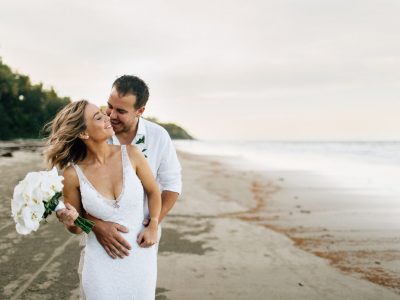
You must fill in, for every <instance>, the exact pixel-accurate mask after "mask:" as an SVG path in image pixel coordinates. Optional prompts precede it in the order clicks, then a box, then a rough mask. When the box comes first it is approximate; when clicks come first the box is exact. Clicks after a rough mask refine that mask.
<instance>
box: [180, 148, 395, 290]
mask: <svg viewBox="0 0 400 300" xmlns="http://www.w3.org/2000/svg"><path fill="white" fill-rule="evenodd" d="M180 155H181V156H182V155H183V156H186V157H190V156H192V159H202V158H203V159H206V160H210V161H218V162H220V163H221V170H219V171H218V172H219V173H220V174H221V175H223V174H224V172H225V176H226V174H228V173H229V172H231V171H232V170H233V171H234V172H241V173H243V174H246V173H254V175H255V177H256V178H257V179H256V180H253V181H252V184H251V187H250V190H251V192H252V194H253V200H254V201H253V202H254V204H253V205H252V206H251V207H248V208H247V209H246V210H243V211H239V212H232V213H227V214H222V215H220V217H228V218H229V217H232V218H237V219H240V220H242V221H245V222H248V223H251V224H255V225H259V226H263V227H265V228H268V229H270V230H273V231H275V232H277V233H280V234H283V235H285V236H287V237H288V238H290V239H291V241H292V242H293V245H294V246H296V247H298V248H299V249H302V250H304V251H307V252H308V253H311V254H313V255H315V256H317V257H320V258H323V259H325V260H327V261H329V264H330V265H331V266H333V267H335V268H337V269H339V270H341V271H342V272H344V273H346V274H349V275H351V276H353V277H357V278H361V279H365V280H368V281H370V282H372V283H374V284H378V285H380V286H384V287H386V288H389V289H390V290H392V291H393V292H395V293H396V294H398V295H400V264H399V263H398V262H399V261H400V239H399V237H398V232H399V231H398V230H397V229H393V230H379V229H378V230H374V229H373V228H368V226H367V228H365V229H362V228H361V229H360V228H359V227H360V224H357V226H358V228H357V229H353V228H352V225H351V224H347V225H346V224H344V225H343V224H339V225H340V226H339V228H337V227H338V226H337V225H338V224H335V223H333V222H332V220H328V222H325V220H324V219H323V216H322V217H321V216H319V217H318V216H317V218H315V217H314V216H315V213H314V211H315V210H317V214H318V213H320V214H322V215H324V214H329V213H332V214H336V215H337V217H340V215H341V211H338V212H336V211H335V209H338V208H340V209H342V208H341V207H340V205H339V206H338V207H336V208H335V207H330V208H329V206H332V205H329V204H328V209H327V211H324V205H325V204H326V203H325V201H326V198H328V200H331V201H335V200H336V199H337V198H338V197H341V198H344V199H345V202H348V203H351V202H352V201H356V202H357V201H360V200H361V201H363V200H364V199H358V198H365V197H366V196H365V195H358V194H355V193H351V191H346V193H342V192H341V191H340V188H338V187H335V186H331V184H330V183H326V182H324V181H323V180H321V179H320V178H318V179H317V180H314V179H315V178H312V177H313V176H315V175H309V174H306V173H305V172H303V173H302V172H297V171H296V172H293V174H292V173H291V172H288V171H273V172H271V173H269V172H267V171H265V172H260V171H259V170H257V171H254V172H253V171H249V170H247V171H245V170H243V169H242V170H241V169H240V167H239V168H238V167H237V166H235V164H234V163H233V164H232V163H230V160H232V159H231V158H230V159H226V158H224V159H223V160H222V161H221V159H220V158H218V157H213V156H198V155H195V154H189V153H183V152H181V153H180ZM216 165H218V164H216ZM224 168H225V170H224ZM308 177H311V178H308ZM329 194H331V195H329ZM307 197H311V198H318V197H321V198H323V199H321V200H317V201H319V203H317V205H314V206H312V204H315V201H314V203H312V204H311V205H309V203H307V201H308V200H307V199H305V200H302V199H303V198H307ZM374 197H375V198H376V197H377V196H374ZM380 197H381V198H383V197H384V196H380ZM280 202H284V203H283V204H280ZM289 204H292V205H291V206H290V207H289ZM360 208H361V209H363V207H360ZM318 210H320V211H319V212H318ZM344 213H346V211H344ZM296 216H297V217H296ZM310 218H314V220H313V221H311V222H310V220H309V219H310ZM318 218H319V219H318ZM293 219H295V220H293ZM302 221H305V222H304V223H302ZM361 225H362V224H361ZM374 231H375V232H374ZM376 245H379V246H376Z"/></svg>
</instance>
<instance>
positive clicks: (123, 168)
mask: <svg viewBox="0 0 400 300" xmlns="http://www.w3.org/2000/svg"><path fill="white" fill-rule="evenodd" d="M122 151H123V149H122V146H121V163H122V189H121V193H120V194H119V196H118V197H117V198H116V199H110V198H108V197H106V196H104V195H103V194H101V193H100V192H99V191H98V190H97V189H96V188H95V187H94V185H93V184H92V183H91V182H90V180H89V179H88V178H87V177H86V175H85V173H84V172H83V170H82V169H81V168H80V167H79V166H78V165H77V164H75V166H77V167H78V169H79V171H80V173H81V174H82V177H83V180H85V181H86V182H87V184H88V185H89V186H90V187H91V188H92V189H93V190H94V191H95V192H96V193H97V195H99V196H100V197H101V198H103V199H104V200H107V201H111V202H114V205H118V202H119V201H120V200H121V198H122V196H123V194H124V192H125V166H124V155H123V153H122ZM118 207H119V206H118Z"/></svg>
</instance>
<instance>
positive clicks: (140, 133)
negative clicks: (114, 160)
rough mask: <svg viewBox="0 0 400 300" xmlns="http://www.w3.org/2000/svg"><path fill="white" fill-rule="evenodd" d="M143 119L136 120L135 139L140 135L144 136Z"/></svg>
mask: <svg viewBox="0 0 400 300" xmlns="http://www.w3.org/2000/svg"><path fill="white" fill-rule="evenodd" d="M144 122H145V121H144V119H143V118H142V117H140V118H139V120H138V123H139V124H138V129H137V132H136V137H137V136H138V135H141V136H145V135H146V126H145V124H144ZM136 137H135V139H136Z"/></svg>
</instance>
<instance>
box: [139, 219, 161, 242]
mask: <svg viewBox="0 0 400 300" xmlns="http://www.w3.org/2000/svg"><path fill="white" fill-rule="evenodd" d="M157 235H158V224H153V223H152V222H150V224H149V226H147V227H145V228H143V230H142V231H141V232H140V233H139V235H138V238H137V243H138V245H139V246H140V247H142V248H149V247H151V246H153V245H154V244H155V243H157V238H158V236H157Z"/></svg>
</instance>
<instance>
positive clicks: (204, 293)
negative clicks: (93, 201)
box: [0, 143, 400, 300]
mask: <svg viewBox="0 0 400 300" xmlns="http://www.w3.org/2000/svg"><path fill="white" fill-rule="evenodd" d="M7 146H9V144H7V143H5V144H4V143H2V144H1V145H0V147H2V149H3V152H4V148H5V147H7ZM19 146H20V145H19ZM35 149H36V151H35ZM12 151H13V157H1V158H0V176H1V178H2V179H1V183H0V274H1V277H0V288H1V289H0V299H77V295H78V277H77V274H76V268H77V264H78V259H79V249H78V237H77V236H73V235H71V234H69V233H68V232H67V231H66V230H65V229H63V228H62V226H61V225H60V224H59V223H58V222H57V221H56V220H55V218H54V216H51V217H50V218H49V223H48V224H43V225H42V226H41V228H40V229H39V231H38V232H36V233H34V234H32V235H29V236H24V237H23V236H19V235H17V233H16V232H15V228H14V225H13V223H12V219H11V217H10V197H11V195H12V190H13V187H14V186H15V185H16V184H17V182H18V180H21V179H22V178H23V177H24V176H25V174H26V173H27V172H29V171H34V170H40V169H43V165H42V159H41V157H40V155H39V151H40V149H38V148H35V147H31V148H29V147H28V148H24V149H22V150H17V149H13V150H12ZM0 154H1V153H0ZM179 156H180V160H181V162H182V165H183V175H184V177H183V179H184V190H183V194H182V197H181V198H180V200H179V202H178V203H177V205H176V206H175V207H174V209H173V211H172V212H171V213H170V214H169V216H168V217H167V219H166V220H165V222H164V223H163V236H162V239H161V242H160V248H159V268H158V284H157V286H158V288H157V299H177V300H180V299H400V293H399V285H398V284H399V280H398V277H396V276H395V275H396V274H397V275H398V273H396V270H398V269H399V268H398V265H394V263H396V259H397V264H398V252H396V251H395V250H396V247H397V249H399V248H398V243H399V240H398V239H397V240H396V239H393V235H392V234H391V233H387V232H386V233H387V235H386V236H382V235H380V234H376V236H375V237H374V238H377V239H379V238H380V239H381V242H380V243H379V245H375V244H374V241H375V240H372V242H369V240H368V238H366V239H365V240H363V239H361V238H360V235H359V234H358V235H357V234H354V232H352V231H351V230H348V229H341V230H338V229H335V230H334V228H332V229H330V228H325V227H324V228H320V227H318V226H317V224H319V223H318V222H317V221H315V222H314V221H310V220H309V219H310V216H312V215H313V214H314V209H315V207H316V205H315V204H313V205H314V206H312V205H311V202H303V201H306V200H303V198H304V199H310V197H311V196H312V197H318V196H321V195H325V193H324V192H323V191H321V190H318V191H319V192H320V193H321V194H318V192H317V193H315V194H312V193H311V194H310V191H309V190H307V189H305V188H304V186H299V185H298V181H297V180H295V179H296V178H297V179H298V178H299V174H270V175H269V176H267V177H265V176H262V175H260V174H257V173H254V172H245V171H239V170H234V169H232V168H229V167H227V166H226V165H225V164H224V163H223V161H224V159H223V158H218V157H213V158H206V157H201V156H194V155H189V154H185V153H180V154H179ZM296 176H297V177H296ZM300 177H302V178H303V176H302V175H300ZM308 178H310V177H308ZM293 180H294V181H293ZM316 180H317V179H316ZM292 181H293V182H295V183H296V184H297V186H296V185H294V186H293V185H291V183H292ZM304 182H305V183H307V184H309V183H310V182H309V181H307V180H306V181H303V183H304ZM313 182H315V181H314V179H313V180H312V183H313ZM316 182H318V180H317V181H316ZM325 192H326V190H325ZM336 196H337V195H336ZM336 196H333V195H331V196H329V197H332V199H333V198H335V197H336ZM312 197H311V198H312ZM307 203H308V204H307ZM317 209H318V206H317ZM291 217H293V218H291ZM311 219H313V218H311ZM340 234H342V235H340ZM324 235H325V237H324ZM343 236H346V237H348V240H346V242H345V243H344V244H343V243H342V246H343V245H347V246H346V247H350V248H351V247H356V249H359V250H363V249H364V250H365V251H366V252H368V253H367V254H365V257H366V259H367V260H370V259H371V257H373V256H371V253H380V254H382V255H383V254H384V253H386V254H387V255H386V254H385V255H386V256H385V258H382V259H381V257H379V258H378V256H377V257H376V258H374V259H373V260H372V263H371V267H376V268H381V269H382V270H384V271H385V272H386V273H387V274H386V273H385V272H382V274H383V273H385V274H386V275H387V276H386V275H385V276H386V277H385V276H384V275H382V274H381V275H382V276H378V275H380V274H379V272H378V273H375V274H374V276H375V277H376V276H378V277H379V278H383V279H384V282H382V283H381V285H379V284H376V283H373V282H378V281H377V280H375V279H376V278H375V277H374V278H372V279H371V278H369V279H370V280H366V279H363V278H362V277H365V275H366V272H364V271H363V270H354V268H353V267H357V268H360V266H368V264H365V262H364V263H362V262H357V259H349V260H347V258H346V259H342V258H339V259H336V258H335V257H332V253H335V251H328V250H329V249H330V248H332V247H336V245H337V247H339V248H340V247H342V246H340V243H341V239H344V238H343ZM314 240H315V242H314ZM342 242H343V241H342ZM375 246H376V247H375ZM315 249H319V251H316V250H315ZM340 249H342V248H340ZM304 250H307V251H304ZM359 250H357V251H359ZM385 251H386V252H385ZM370 252H371V253H370ZM315 254H317V255H315ZM328 254H329V255H328ZM380 254H379V255H380ZM318 255H319V256H320V257H319V256H318ZM337 255H339V254H337ZM391 255H392V256H393V257H392V258H393V260H390V259H389V258H390V256H391ZM339 256H340V255H339ZM360 256H362V255H360ZM324 257H326V258H329V259H331V262H333V263H334V264H333V265H332V264H330V261H329V259H325V258H324ZM340 257H347V256H346V255H342V256H340ZM333 258H335V259H333ZM360 259H361V258H360ZM361 260H362V259H361ZM343 266H345V267H343ZM391 268H392V269H393V270H392V269H391ZM367 270H368V269H367ZM357 271H360V272H357ZM387 278H390V280H392V284H388V282H389V281H390V280H389V279H387ZM371 281H373V282H371ZM378 283H379V282H378ZM396 286H397V288H396Z"/></svg>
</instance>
